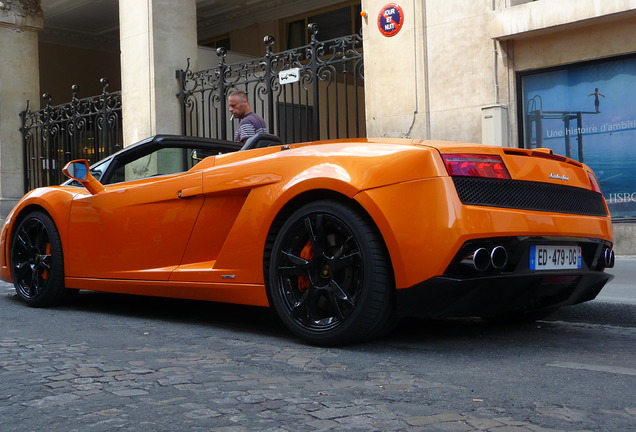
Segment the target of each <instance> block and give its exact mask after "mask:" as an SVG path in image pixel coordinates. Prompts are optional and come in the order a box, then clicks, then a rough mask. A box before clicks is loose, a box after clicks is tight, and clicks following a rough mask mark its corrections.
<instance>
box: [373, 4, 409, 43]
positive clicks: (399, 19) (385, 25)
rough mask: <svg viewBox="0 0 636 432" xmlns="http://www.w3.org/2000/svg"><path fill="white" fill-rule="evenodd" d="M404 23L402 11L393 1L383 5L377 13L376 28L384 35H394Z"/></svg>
mask: <svg viewBox="0 0 636 432" xmlns="http://www.w3.org/2000/svg"><path fill="white" fill-rule="evenodd" d="M403 23H404V11H403V10H402V8H401V7H400V6H398V5H397V4H395V3H389V4H388V5H386V6H384V7H383V8H382V9H381V10H380V13H379V14H378V28H379V29H380V33H382V34H383V35H384V36H386V37H391V36H395V35H396V34H397V33H398V32H399V31H400V29H401V28H402V24H403Z"/></svg>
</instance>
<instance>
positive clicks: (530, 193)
mask: <svg viewBox="0 0 636 432" xmlns="http://www.w3.org/2000/svg"><path fill="white" fill-rule="evenodd" d="M453 181H454V182H455V188H456V189H457V194H458V195H459V199H460V200H461V202H462V203H463V204H467V205H478V206H488V207H504V208H513V209H521V210H535V211H544V212H554V213H569V214H580V215H589V216H607V213H606V210H605V205H604V202H603V195H601V194H600V193H598V192H594V191H591V190H587V189H582V188H577V187H572V186H563V185H556V184H551V183H539V182H531V181H523V180H501V179H492V178H483V177H453Z"/></svg>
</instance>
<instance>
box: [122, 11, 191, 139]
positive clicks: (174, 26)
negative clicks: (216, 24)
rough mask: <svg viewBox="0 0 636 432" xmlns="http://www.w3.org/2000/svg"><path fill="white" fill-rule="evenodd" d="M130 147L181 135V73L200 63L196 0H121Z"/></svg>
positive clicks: (124, 92)
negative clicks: (177, 73)
mask: <svg viewBox="0 0 636 432" xmlns="http://www.w3.org/2000/svg"><path fill="white" fill-rule="evenodd" d="M119 24H120V44H121V73H122V110H123V129H124V145H129V144H133V143H135V142H137V141H140V140H142V139H144V138H146V137H148V136H151V135H156V134H161V133H169V134H179V133H181V117H180V112H181V111H180V105H179V101H178V99H177V97H176V94H177V92H178V91H179V86H178V82H177V80H176V78H175V71H176V70H178V69H183V68H185V67H186V64H187V59H188V58H190V59H191V65H192V64H194V65H196V61H197V32H196V30H197V23H196V1H195V0H120V1H119Z"/></svg>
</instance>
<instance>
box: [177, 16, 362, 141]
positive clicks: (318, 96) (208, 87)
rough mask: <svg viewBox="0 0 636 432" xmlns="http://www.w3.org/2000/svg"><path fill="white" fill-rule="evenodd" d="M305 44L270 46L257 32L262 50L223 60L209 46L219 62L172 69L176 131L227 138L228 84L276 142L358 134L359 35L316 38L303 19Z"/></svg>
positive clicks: (229, 132) (269, 39) (230, 126)
mask: <svg viewBox="0 0 636 432" xmlns="http://www.w3.org/2000/svg"><path fill="white" fill-rule="evenodd" d="M309 33H310V36H311V41H310V43H309V44H308V45H305V46H303V47H300V48H294V49H291V50H288V51H284V52H280V53H272V46H273V45H274V38H273V37H272V36H267V37H265V40H264V43H265V45H266V54H265V57H263V58H259V59H254V60H248V61H243V62H240V63H234V64H227V63H226V62H225V59H226V55H227V51H226V50H225V49H224V48H219V49H217V55H218V56H219V58H220V62H219V66H218V67H217V68H213V69H207V70H203V71H199V72H193V71H192V70H190V63H189V61H188V66H187V68H186V70H180V71H177V78H178V79H179V82H180V92H179V94H178V96H179V98H180V101H181V104H182V122H183V123H182V124H183V131H182V132H183V134H184V135H187V136H201V137H209V138H221V139H228V137H229V139H231V137H232V136H233V133H234V128H235V126H237V124H236V123H235V122H233V121H232V120H231V119H230V118H229V110H228V107H227V102H226V97H227V95H228V93H229V92H230V91H232V90H234V89H237V90H242V91H244V92H245V93H247V94H248V97H249V100H250V104H251V106H252V109H253V110H254V111H255V112H256V113H258V114H260V115H261V116H262V117H263V118H264V119H265V121H266V122H267V125H268V128H269V130H270V132H271V133H273V134H275V135H278V136H279V137H280V138H281V139H282V140H283V142H285V143H292V142H302V141H308V140H318V139H329V138H348V137H361V136H365V135H366V127H365V112H364V70H363V56H362V37H361V35H359V34H354V35H351V36H346V37H342V38H337V39H331V40H328V41H324V42H319V41H318V40H317V38H316V36H317V34H318V27H317V26H316V25H315V24H310V25H309Z"/></svg>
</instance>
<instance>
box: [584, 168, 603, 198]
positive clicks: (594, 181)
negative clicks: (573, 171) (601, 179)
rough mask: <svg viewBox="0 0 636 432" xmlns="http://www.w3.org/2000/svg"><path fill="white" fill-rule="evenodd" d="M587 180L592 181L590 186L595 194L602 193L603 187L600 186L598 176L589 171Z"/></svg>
mask: <svg viewBox="0 0 636 432" xmlns="http://www.w3.org/2000/svg"><path fill="white" fill-rule="evenodd" d="M587 178H589V179H590V186H591V187H592V190H593V191H594V192H598V193H601V186H600V185H599V184H598V180H597V179H596V176H595V175H594V173H593V172H590V171H588V172H587Z"/></svg>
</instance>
